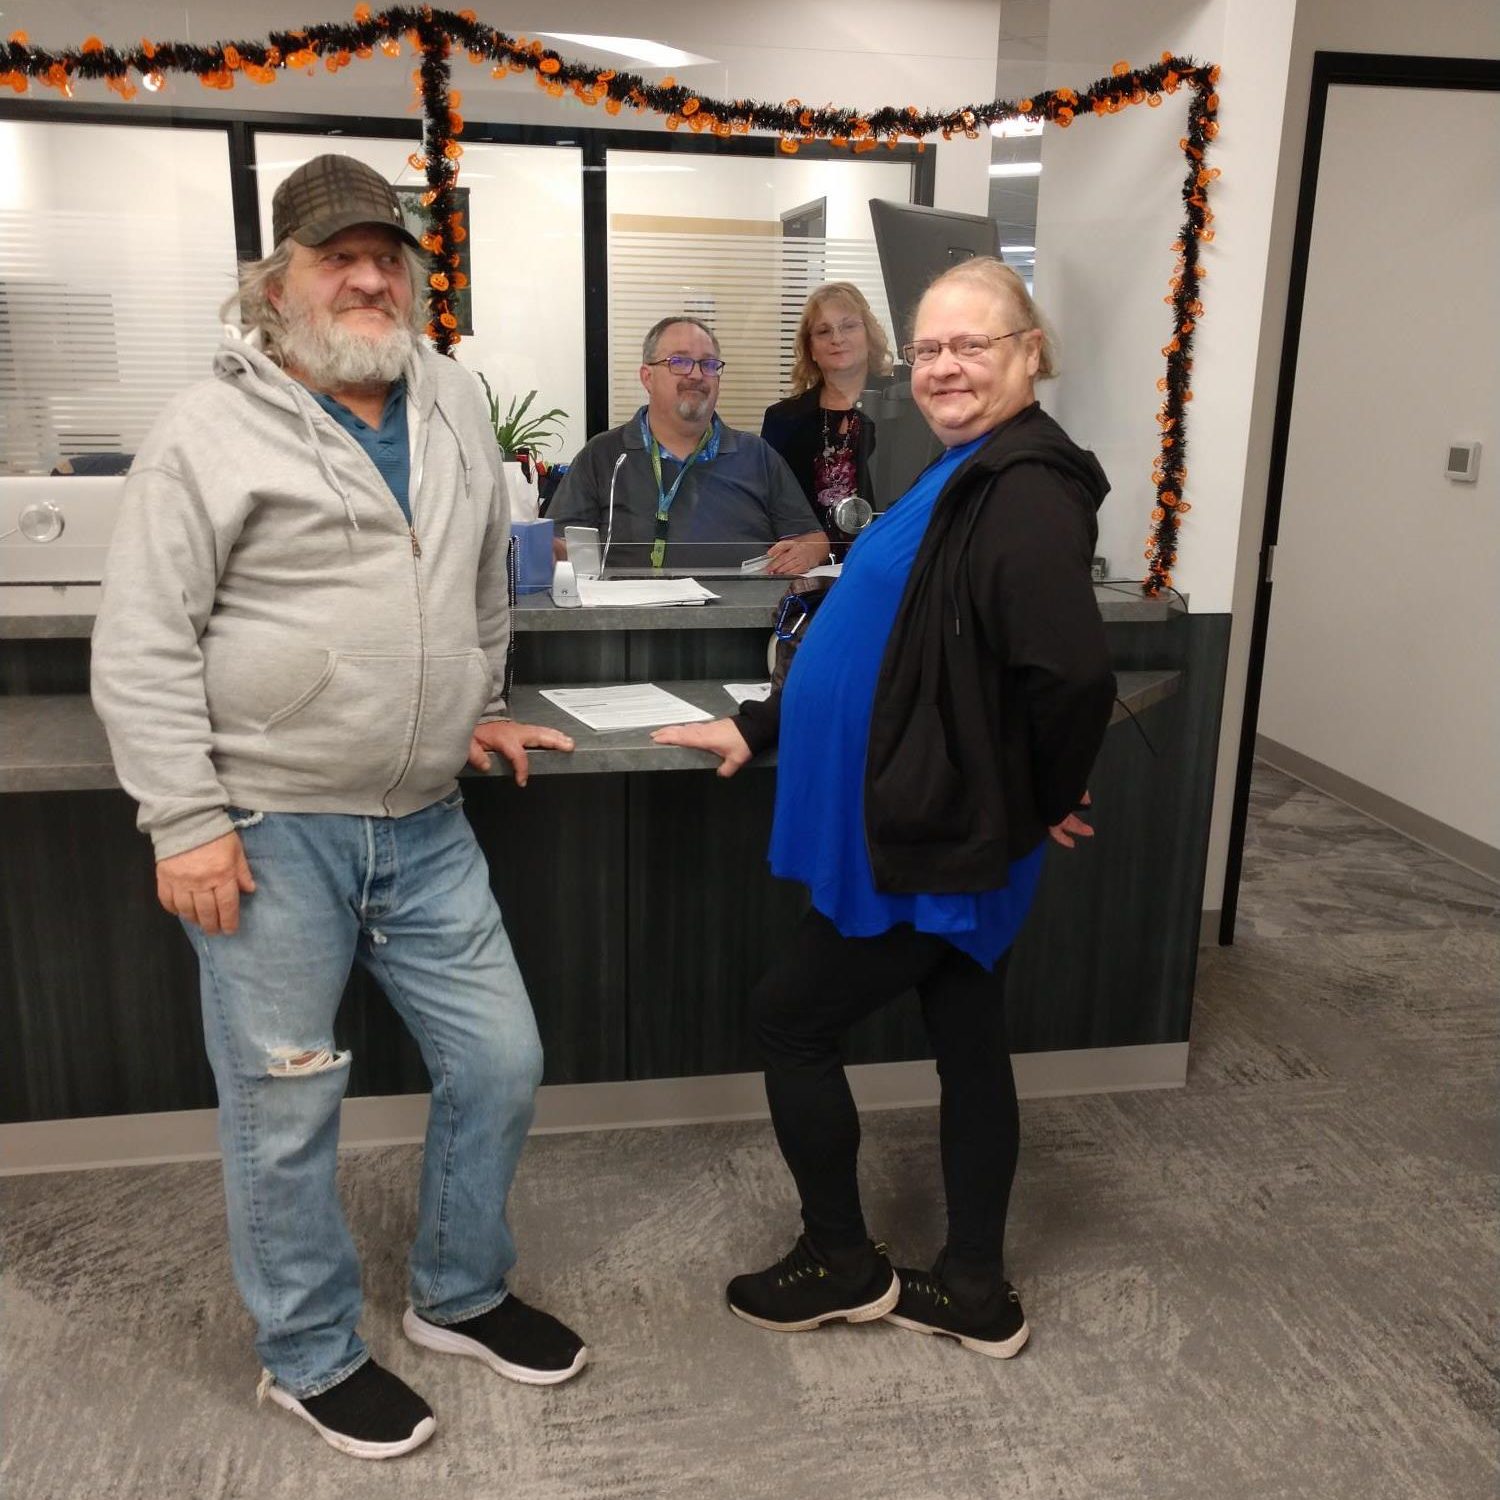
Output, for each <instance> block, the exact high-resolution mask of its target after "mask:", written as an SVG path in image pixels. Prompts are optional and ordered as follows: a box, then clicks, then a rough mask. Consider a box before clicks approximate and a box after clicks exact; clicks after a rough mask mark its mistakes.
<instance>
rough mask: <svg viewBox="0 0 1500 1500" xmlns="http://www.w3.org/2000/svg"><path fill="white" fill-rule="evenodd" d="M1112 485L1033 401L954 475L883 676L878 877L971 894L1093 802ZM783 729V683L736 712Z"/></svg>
mask: <svg viewBox="0 0 1500 1500" xmlns="http://www.w3.org/2000/svg"><path fill="white" fill-rule="evenodd" d="M1108 492H1109V481H1108V480H1107V479H1106V478H1105V477H1104V471H1103V470H1102V469H1101V468H1100V467H1099V463H1098V461H1097V460H1096V459H1095V458H1094V456H1093V454H1092V453H1089V452H1086V451H1085V450H1084V449H1082V448H1079V447H1078V446H1077V445H1076V444H1075V443H1074V442H1073V441H1072V440H1071V439H1070V438H1069V437H1068V435H1067V434H1066V433H1065V432H1064V431H1063V430H1062V428H1061V427H1059V426H1058V425H1057V423H1056V422H1054V421H1053V420H1052V418H1051V417H1049V416H1048V415H1047V413H1046V412H1044V411H1043V410H1042V408H1041V407H1040V406H1039V405H1037V404H1035V403H1033V404H1032V405H1030V406H1028V407H1026V408H1025V409H1024V410H1023V411H1021V412H1018V413H1017V414H1016V415H1015V416H1014V417H1011V418H1009V419H1008V420H1007V421H1005V422H1004V423H1002V424H1001V425H1000V426H999V427H998V428H996V429H995V432H994V434H993V435H992V436H991V438H990V440H989V441H988V442H987V443H986V444H985V445H984V447H982V448H981V449H980V450H979V451H978V452H977V453H975V454H973V455H972V456H971V457H970V458H969V459H967V460H966V461H965V462H964V464H963V465H962V466H961V467H960V468H959V470H958V471H957V473H955V474H954V475H953V477H952V478H951V479H950V480H949V481H948V483H947V484H946V485H945V486H944V488H943V491H942V493H941V494H940V495H939V496H938V499H937V503H936V505H935V506H934V507H933V512H932V519H931V521H930V522H929V524H928V527H927V531H926V534H925V535H924V536H923V538H922V544H921V546H920V547H919V548H918V551H917V556H916V560H915V561H914V563H913V564H912V570H911V573H910V575H909V576H908V578H907V582H906V591H905V593H904V594H903V596H902V599H901V604H900V608H899V609H898V611H897V614H896V620H895V624H894V626H893V627H892V629H891V635H890V640H889V641H888V643H887V645H886V650H885V656H884V659H883V660H882V662H881V667H880V677H879V680H878V682H877V685H876V689H875V705H874V715H873V718H872V720H871V724H870V742H869V748H868V751H867V755H866V761H865V767H864V812H865V835H866V841H867V843H868V847H869V852H870V864H871V867H872V869H873V871H874V876H875V885H876V887H877V889H879V890H882V891H889V892H892V893H911V892H933V893H937V892H970V891H985V890H995V889H998V888H999V887H1001V886H1003V885H1005V884H1006V882H1007V879H1008V874H1009V867H1010V863H1011V861H1012V860H1014V859H1017V858H1019V857H1020V856H1021V855H1023V854H1025V853H1027V852H1028V851H1029V850H1031V849H1033V848H1035V847H1036V845H1037V843H1038V842H1039V841H1040V840H1041V839H1042V838H1043V837H1044V836H1045V834H1046V831H1047V829H1048V828H1049V827H1050V826H1052V825H1053V824H1055V823H1059V822H1061V821H1062V819H1063V818H1064V817H1065V816H1066V815H1067V814H1068V813H1069V812H1071V811H1072V810H1073V809H1074V808H1075V807H1076V806H1077V805H1078V803H1079V801H1080V799H1081V798H1082V796H1083V793H1084V791H1085V789H1086V788H1087V784H1088V775H1089V772H1090V770H1091V769H1092V767H1093V763H1094V758H1095V756H1096V755H1097V754H1098V752H1099V746H1100V744H1101V743H1102V741H1103V738H1104V731H1105V729H1106V727H1107V726H1108V724H1109V717H1110V712H1111V710H1112V707H1113V704H1114V698H1115V679H1114V674H1113V672H1111V671H1110V667H1109V653H1108V650H1107V648H1106V645H1105V641H1104V626H1103V623H1102V621H1101V620H1100V618H1099V607H1098V605H1097V604H1096V603H1095V600H1094V590H1093V585H1092V581H1091V579H1090V576H1089V563H1090V560H1091V558H1092V556H1093V550H1094V542H1095V539H1096V537H1097V535H1098V525H1097V522H1096V520H1095V512H1096V511H1097V510H1098V508H1099V503H1100V501H1102V500H1103V498H1104V496H1105V495H1106V494H1107V493H1108ZM735 723H736V725H737V726H738V728H739V730H740V732H741V734H743V735H744V737H745V740H746V743H747V744H748V745H749V746H750V748H751V750H752V751H754V752H757V753H758V752H759V751H761V750H764V749H766V748H768V747H769V746H770V745H772V744H774V743H775V742H776V738H777V735H778V732H779V727H780V695H779V694H777V695H775V696H773V697H772V698H771V699H770V700H768V701H767V702H765V703H747V704H745V705H744V707H743V708H742V709H741V712H740V714H739V715H738V717H737V718H736V719H735Z"/></svg>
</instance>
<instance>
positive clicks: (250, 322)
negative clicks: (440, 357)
mask: <svg viewBox="0 0 1500 1500" xmlns="http://www.w3.org/2000/svg"><path fill="white" fill-rule="evenodd" d="M401 254H402V258H403V259H404V260H405V261H406V271H407V275H408V276H409V277H410V278H411V292H412V296H411V312H410V313H409V315H408V321H409V323H410V325H411V331H412V332H413V333H414V334H417V335H418V336H421V335H422V334H423V333H425V332H426V329H427V296H426V288H427V265H426V263H425V262H424V261H423V259H422V257H421V256H420V255H418V254H417V252H416V251H415V250H413V249H412V248H411V246H410V245H406V244H403V245H402V246H401ZM291 263H292V242H291V240H289V239H287V240H283V241H282V242H281V243H280V244H279V245H278V246H277V247H276V248H275V249H274V250H273V251H272V252H271V253H270V254H269V255H267V256H266V257H265V258H264V259H262V260H245V261H241V262H240V265H239V286H238V287H237V288H236V290H235V291H234V292H233V293H231V294H230V296H228V297H227V298H225V300H224V303H223V305H222V306H221V307H220V308H219V316H220V317H221V318H222V319H223V320H224V321H225V322H226V323H237V324H238V325H239V327H240V329H241V331H242V332H244V333H247V334H249V333H258V334H259V335H260V338H261V345H262V347H263V348H264V349H265V351H266V353H267V354H268V355H269V356H270V357H271V358H272V359H274V360H276V361H277V362H278V363H280V359H281V335H282V333H283V332H284V331H285V327H286V325H285V324H284V323H283V322H282V319H281V314H280V312H279V311H277V308H276V304H275V303H274V302H272V301H271V292H272V291H273V290H279V289H280V287H281V284H282V282H283V281H284V280H285V279H286V273H287V268H288V267H289V266H290V265H291Z"/></svg>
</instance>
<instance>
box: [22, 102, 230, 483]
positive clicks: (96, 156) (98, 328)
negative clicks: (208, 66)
mask: <svg viewBox="0 0 1500 1500" xmlns="http://www.w3.org/2000/svg"><path fill="white" fill-rule="evenodd" d="M234 266H235V241H234V213H233V206H232V201H231V196H230V179H229V146H228V138H227V136H226V134H225V133H224V132H223V131H221V130H177V129H172V128H170V127H156V126H111V125H95V124H76V125H75V124H54V123H52V122H50V121H31V120H4V121H0V467H3V471H4V472H5V473H8V474H47V473H50V472H52V470H54V469H55V468H59V467H61V468H63V469H64V470H66V469H67V468H69V467H74V466H76V467H77V469H78V470H79V471H80V472H82V471H84V470H87V469H89V468H91V467H92V466H98V467H105V468H107V467H110V466H117V465H119V464H121V463H122V461H123V458H124V456H125V455H130V454H133V453H134V452H135V450H136V449H137V448H138V447H139V446H140V443H141V440H142V439H143V438H144V436H145V434H146V431H147V429H149V427H150V426H151V424H152V422H154V421H155V419H156V417H157V415H158V413H159V412H160V411H161V409H162V407H163V406H164V405H165V404H166V402H167V401H168V400H169V398H170V397H172V396H173V395H175V394H176V393H177V392H178V391H181V390H183V389H184V388H185V387H187V386H189V385H192V384H193V383H195V382H196V381H199V380H203V379H206V378H207V377H208V375H209V374H210V370H211V364H212V359H213V352H214V349H215V346H216V345H217V344H218V341H219V336H220V327H221V324H220V321H219V311H218V310H219V306H220V304H221V303H222V302H223V301H224V299H225V298H226V297H228V296H229V294H230V293H231V292H232V291H233V290H234Z"/></svg>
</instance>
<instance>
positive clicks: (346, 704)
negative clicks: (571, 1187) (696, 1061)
mask: <svg viewBox="0 0 1500 1500" xmlns="http://www.w3.org/2000/svg"><path fill="white" fill-rule="evenodd" d="M273 217H274V238H275V241H276V248H275V251H274V252H273V254H272V255H271V256H270V257H269V258H268V259H267V260H265V261H261V262H259V263H257V264H255V265H251V266H247V267H244V268H242V275H241V287H240V294H239V297H238V301H239V305H240V311H241V318H242V321H243V322H244V324H245V334H244V336H242V337H238V338H234V337H231V338H227V339H226V341H225V343H224V345H223V346H222V348H221V349H220V351H219V354H218V356H217V358H216V360H215V365H214V376H215V378H214V379H212V380H210V381H206V382H205V383H204V384H202V385H199V386H196V387H194V388H193V389H191V390H189V391H187V392H185V393H183V394H182V395H181V396H179V397H178V398H176V399H175V400H174V401H173V402H172V403H171V405H170V406H169V407H168V408H167V410H166V411H165V412H164V413H163V414H162V416H161V418H160V420H159V421H158V422H157V424H156V426H155V428H154V429H153V431H152V433H151V435H150V436H149V438H148V439H147V440H146V443H145V445H144V446H143V448H142V449H141V452H140V453H139V455H138V456H137V458H136V460H135V463H134V465H133V467H132V469H131V473H130V478H129V480H128V482H127V485H126V492H125V501H124V507H123V510H122V513H121V515H120V520H119V525H118V529H117V531H116V534H115V539H114V543H113V546H112V549H111V552H110V557H109V563H108V566H107V569H106V574H105V585H104V598H103V603H102V605H101V608H100V612H99V617H98V622H97V625H96V627H95V631H94V655H93V663H94V666H93V695H94V702H95V705H96V706H97V708H98V711H99V713H100V716H101V717H102V718H103V720H104V723H105V725H106V727H107V729H108V731H109V739H110V746H111V750H112V752H113V755H114V760H115V765H116V768H117V770H118V772H119V776H120V781H121V783H122V785H123V786H124V787H125V789H126V790H127V791H128V792H129V793H130V794H131V796H133V797H134V798H135V799H136V800H137V801H138V802H139V804H140V818H139V822H140V826H141V828H142V829H143V830H144V831H145V832H147V833H149V834H150V836H151V838H152V841H153V844H154V847H155V854H156V860H157V865H156V874H157V893H158V896H159V898H160V900H161V903H162V905H163V906H164V907H165V908H166V909H167V910H168V911H170V912H172V913H174V914H175V915H177V916H178V917H179V918H180V919H181V920H182V923H183V927H184V929H185V930H186V932H187V934H188V936H189V937H190V938H191V940H192V942H193V946H194V948H195V950H196V951H197V955H198V960H199V967H200V974H201V981H202V1000H203V1021H204V1033H205V1038H206V1042H207V1048H208V1054H209V1060H210V1062H211V1064H212V1066H213V1071H214V1078H215V1080H216V1082H217V1085H218V1093H219V1136H220V1142H221V1145H222V1148H223V1161H224V1185H225V1195H226V1198H227V1202H228V1210H229V1214H228V1217H229V1243H230V1254H231V1259H232V1262H233V1266H234V1273H235V1279H236V1281H237V1283H238V1285H239V1288H240V1292H241V1294H242V1295H243V1297H244V1299H245V1304H246V1306H247V1307H248V1309H249V1311H250V1314H251V1316H252V1317H253V1319H254V1321H255V1324H256V1329H257V1339H256V1349H257V1352H258V1353H259V1355H260V1360H261V1364H262V1365H263V1367H264V1373H263V1374H262V1377H261V1384H260V1394H261V1395H262V1397H264V1396H265V1395H269V1396H270V1397H271V1399H272V1400H273V1401H274V1402H276V1403H277V1404H278V1405H280V1406H283V1407H285V1408H287V1409H288V1410H290V1411H292V1412H295V1413H296V1414H297V1415H299V1416H301V1417H303V1418H305V1419H306V1420H307V1421H308V1422H310V1423H311V1424H312V1425H313V1426H314V1427H315V1428H316V1429H317V1430H318V1432H319V1433H320V1434H321V1435H322V1436H323V1437H324V1438H325V1439H326V1440H327V1441H328V1442H329V1443H331V1444H332V1445H333V1446H334V1447H336V1448H338V1449H340V1450H341V1451H343V1452H346V1453H350V1454H353V1455H355V1456H357V1457H361V1458H389V1457H393V1456H394V1455H396V1454H399V1453H404V1452H407V1451H409V1450H410V1449H412V1448H415V1447H416V1446H418V1445H419V1444H420V1443H422V1442H424V1441H425V1440H426V1439H427V1438H428V1437H429V1436H430V1435H431V1433H432V1431H433V1425H434V1421H433V1415H432V1411H431V1408H430V1407H429V1406H428V1405H427V1403H426V1402H425V1401H424V1400H423V1399H422V1398H421V1397H420V1396H419V1395H417V1394H416V1392H414V1391H413V1390H412V1389H411V1388H410V1387H409V1386H407V1385H406V1384H405V1383H404V1382H403V1381H401V1380H400V1379H398V1378H397V1377H396V1376H395V1375H394V1374H392V1373H391V1372H390V1371H387V1370H384V1369H382V1368H381V1367H380V1366H379V1365H377V1364H376V1363H375V1361H374V1360H373V1359H371V1358H370V1355H369V1352H368V1350H367V1349H366V1348H365V1345H364V1344H363V1342H362V1341H361V1339H360V1337H359V1335H358V1333H357V1332H356V1324H357V1322H358V1319H359V1314H360V1307H361V1298H360V1271H359V1262H358V1259H357V1258H356V1255H355V1251H354V1245H353V1242H352V1240H351V1238H350V1235H349V1231H348V1229H347V1227H346V1225H345V1223H344V1219H343V1215H342V1212H341V1210H340V1207H339V1200H338V1193H337V1189H336V1186H335V1181H334V1175H335V1151H336V1147H337V1142H338V1116H339V1106H340V1103H341V1101H342V1099H343V1095H344V1090H345V1087H346V1085H347V1082H348V1077H349V1066H350V1057H349V1053H348V1052H346V1051H341V1050H339V1049H338V1047H337V1046H336V1044H335V1042H334V1037H333V1019H334V1012H335V1011H336V1009H337V1007H338V1002H339V997H340V995H341V993H342V991H343V987H344V983H345V980H346V979H347V977H348V974H349V971H350V968H351V965H352V964H353V962H354V961H355V960H356V959H357V960H358V961H359V962H360V963H362V964H364V965H365V967H366V968H367V969H369V970H370V971H371V973H372V974H373V975H374V977H375V978H376V980H377V981H378V982H379V983H380V985H381V987H382V989H383V990H384V991H385V993H386V995H387V996H388V997H389V998H390V1001H391V1003H392V1004H393V1005H394V1006H395V1008H396V1010H397V1011H398V1013H399V1014H400V1016H401V1018H402V1020H403V1022H404V1023H405V1024H406V1026H407V1027H408V1029H409V1030H410V1031H411V1033H412V1035H413V1036H414V1037H415V1038H416V1040H417V1042H418V1044H419V1046H420V1047H421V1050H422V1055H423V1058H424V1060H425V1062H426V1064H427V1067H428V1070H429V1072H430V1074H431V1076H432V1102H431V1111H430V1114H429V1118H428V1126H427V1140H426V1148H425V1152H424V1158H423V1168H422V1179H421V1191H420V1202H419V1207H418V1225H417V1236H416V1240H415V1242H414V1244H413V1246H412V1251H411V1257H410V1299H411V1300H410V1306H409V1307H408V1308H407V1310H406V1313H405V1317H404V1320H403V1326H404V1328H405V1331H406V1334H407V1336H408V1337H409V1338H410V1339H412V1340H413V1341H414V1342H416V1343H418V1344H420V1345H422V1346H424V1347H426V1348H428V1349H434V1350H438V1351H441V1352H445V1353H451V1354H462V1355H468V1356H471V1357H474V1358H478V1359H480V1360H482V1361H483V1362H484V1363H485V1364H486V1365H488V1366H489V1367H490V1368H491V1369H493V1370H495V1371H497V1372H498V1373H500V1374H502V1375H506V1376H509V1377H510V1378H512V1379H515V1380H519V1381H523V1382H526V1383H529V1384H551V1383H555V1382H557V1381H561V1380H566V1379H567V1378H568V1377H569V1376H571V1375H573V1374H576V1373H577V1372H578V1371H579V1370H580V1369H581V1368H582V1367H583V1364H584V1362H585V1360H586V1359H587V1349H586V1348H585V1346H584V1344H583V1342H582V1340H580V1339H579V1338H578V1337H577V1335H575V1334H574V1333H572V1332H571V1331H570V1330H569V1329H567V1328H566V1327H564V1325H563V1324H562V1323H560V1322H558V1321H557V1319H555V1318H553V1317H551V1316H550V1315H548V1314H547V1313H544V1312H541V1311H540V1310H538V1309H535V1308H531V1307H528V1306H526V1305H525V1304H524V1303H522V1302H521V1301H520V1299H519V1298H517V1297H516V1296H515V1295H514V1294H513V1293H511V1292H510V1291H509V1289H508V1286H507V1283H506V1277H507V1275H508V1274H509V1272H510V1270H511V1268H512V1266H513V1264H514V1262H515V1259H516V1252H515V1247H514V1244H513V1242H512V1239H511V1235H510V1231H509V1228H508V1226H507V1223H506V1215H505V1204H506V1197H507V1194H508V1192H509V1189H510V1184H511V1180H512V1177H513V1175H514V1172H515V1167H516V1162H517V1159H518V1157H519V1155H520V1151H521V1147H522V1144H523V1142H524V1140H525V1137H526V1132H527V1129H528V1127H529V1125H530V1122H531V1115H532V1106H533V1100H534V1096H535V1093H536V1088H537V1085H538V1083H539V1082H540V1079H541V1068H542V1057H541V1044H540V1042H539V1039H538V1037H537V1030H536V1023H535V1019H534V1017H533V1015H532V1011H531V1005H530V1002H529V1000H528V998H527V995H526V990H525V986H524V984H523V982H522V980H521V976H520V974H519V972H518V970H517V967H516V962H515V957H514V955H513V953H512V951H511V946H510V942H509V939H508V938H507V937H506V933H505V929H504V927H503V926H502V924H501V920H500V913H499V910H498V909H497V907H496V905H495V901H494V897H493V896H492V895H491V892H490V887H489V880H488V873H487V870H486V866H485V861H484V858H483V855H482V854H481V853H480V851H479V848H478V845H477V844H476V842H475V840H474V836H473V834H472V832H471V831H470V829H469V825H468V822H467V820H466V819H465V817H464V814H463V808H462V797H461V795H460V793H459V790H458V784H457V782H456V781H455V779H454V778H455V775H456V773H457V772H458V770H459V769H460V768H461V767H462V766H463V764H464V762H465V760H466V759H467V761H468V762H469V763H470V764H472V765H473V766H475V767H476V769H481V770H483V769H488V767H489V764H490V753H491V752H495V753H498V754H499V755H501V756H503V757H504V758H505V759H506V760H507V761H509V763H510V765H511V767H512V768H513V771H514V775H515V779H516V781H517V783H518V784H520V785H524V784H525V781H526V776H527V769H528V768H527V755H526V751H527V749H528V748H545V749H549V750H569V749H571V748H572V742H571V741H570V740H569V739H568V738H567V737H566V736H565V735H562V734H559V733H557V732H556V731H554V730H549V729H543V728H539V727H535V726H529V725H524V724H517V723H514V722H512V721H510V720H508V719H507V718H506V716H505V700H504V692H505V678H506V671H505V668H506V659H507V652H508V646H509V639H510V618H509V608H508V602H507V587H506V548H507V545H508V542H509V536H510V525H509V512H508V506H507V503H506V499H505V493H504V489H503V484H502V480H501V477H500V469H499V458H498V453H497V450H496V447H495V441H494V435H493V433H492V431H491V429H490V425H489V420H488V413H487V408H486V403H485V400H484V397H483V394H482V393H481V391H480V389H479V386H478V383H477V382H476V381H475V379H474V377H473V376H472V375H470V374H469V373H467V372H466V371H465V370H463V369H462V368H461V367H460V366H458V365H457V364H455V363H454V362H453V361H452V360H448V359H444V358H442V357H440V356H439V355H437V354H436V353H434V352H433V351H432V350H431V349H430V348H428V347H427V346H426V345H425V344H424V343H422V342H421V340H420V339H419V337H418V335H417V327H418V324H417V322H416V318H417V315H418V309H419V307H420V301H421V299H420V297H419V295H418V289H419V288H420V287H421V286H423V285H424V284H425V272H424V271H423V268H422V263H421V261H420V260H419V259H418V258H417V256H416V255H415V254H414V253H413V249H414V247H415V241H414V240H413V239H412V237H411V235H410V233H409V232H408V231H407V230H406V229H405V228H404V226H403V223H402V217H401V212H400V208H399V206H398V204H397V201H396V196H395V194H394V193H393V192H392V190H391V188H390V186H389V184H388V183H386V182H385V180H384V179H383V178H381V177H380V176H379V175H378V174H377V173H375V172H374V171H373V170H371V169H370V168H368V167H366V166H364V165H363V164H361V163H359V162H356V161H354V160H353V159H352V158H349V157H345V156H322V157H318V158H316V159H315V160H313V161H310V162H307V163H306V164H304V165H303V166H301V167H299V168H298V170H297V171H296V172H294V173H293V174H292V175H291V176H290V177H289V178H288V179H287V180H286V181H285V182H284V183H283V184H282V185H281V187H280V188H278V190H277V192H276V195H275V199H274V204H273Z"/></svg>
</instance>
